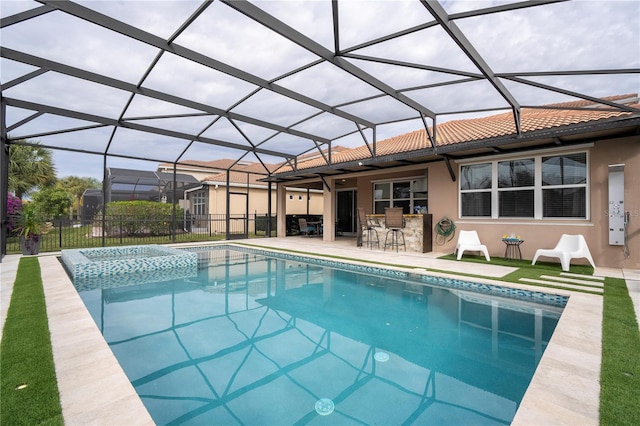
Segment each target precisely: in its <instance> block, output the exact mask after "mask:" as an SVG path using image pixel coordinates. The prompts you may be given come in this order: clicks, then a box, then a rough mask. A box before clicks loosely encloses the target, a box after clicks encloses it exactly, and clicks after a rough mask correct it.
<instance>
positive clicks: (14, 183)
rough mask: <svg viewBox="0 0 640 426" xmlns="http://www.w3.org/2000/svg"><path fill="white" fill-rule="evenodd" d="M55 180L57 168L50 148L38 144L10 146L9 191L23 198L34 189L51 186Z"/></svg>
mask: <svg viewBox="0 0 640 426" xmlns="http://www.w3.org/2000/svg"><path fill="white" fill-rule="evenodd" d="M19 142H26V141H24V140H21V141H19ZM55 182H56V169H55V167H54V165H53V153H52V151H51V150H50V149H47V148H42V147H40V146H37V145H15V144H12V145H10V146H9V191H10V192H13V193H14V194H16V197H18V198H20V199H22V198H23V197H24V196H25V195H27V194H29V193H30V192H31V191H33V190H34V189H36V188H44V187H47V186H51V185H53V184H54V183H55Z"/></svg>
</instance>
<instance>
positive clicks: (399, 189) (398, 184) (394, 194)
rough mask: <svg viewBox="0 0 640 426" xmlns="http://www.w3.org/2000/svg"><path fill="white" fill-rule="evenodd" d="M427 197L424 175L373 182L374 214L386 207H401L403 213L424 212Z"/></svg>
mask: <svg viewBox="0 0 640 426" xmlns="http://www.w3.org/2000/svg"><path fill="white" fill-rule="evenodd" d="M428 199H429V198H428V189H427V178H426V176H425V177H420V178H415V179H409V180H398V181H388V182H376V183H374V184H373V203H374V206H373V211H374V213H376V214H384V209H385V208H386V207H402V209H403V211H404V213H405V214H409V213H426V212H427V208H428Z"/></svg>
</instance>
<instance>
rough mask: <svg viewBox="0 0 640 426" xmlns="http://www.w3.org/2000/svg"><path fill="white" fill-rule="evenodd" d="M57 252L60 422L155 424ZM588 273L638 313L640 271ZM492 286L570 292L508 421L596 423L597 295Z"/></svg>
mask: <svg viewBox="0 0 640 426" xmlns="http://www.w3.org/2000/svg"><path fill="white" fill-rule="evenodd" d="M234 242H238V243H242V242H244V243H248V244H251V245H254V246H260V247H264V248H271V249H283V250H295V251H299V252H306V253H314V254H315V255H319V256H321V255H330V256H339V257H343V258H348V259H360V260H362V261H367V262H377V263H385V264H393V265H398V266H402V265H404V266H406V267H408V268H425V269H427V270H428V269H437V270H445V271H450V273H449V274H447V275H446V276H455V273H456V272H467V273H468V272H470V270H469V269H470V265H473V266H472V268H473V270H472V271H471V272H473V274H475V275H482V276H485V277H487V278H486V279H484V280H481V279H475V278H474V279H473V281H478V282H488V283H492V282H494V281H492V280H491V278H498V277H502V276H504V275H506V274H508V273H510V272H511V271H512V270H513V268H509V267H504V266H497V265H492V264H486V265H483V264H475V263H474V264H469V263H466V262H456V261H450V260H440V259H437V257H439V256H441V255H442V254H443V253H435V252H432V253H411V252H408V253H404V252H399V253H396V252H390V251H387V252H384V251H382V250H369V249H367V248H357V247H355V241H354V240H353V239H348V238H341V239H338V240H336V241H335V242H324V241H322V240H321V239H319V238H303V237H287V238H267V239H252V240H238V241H233V242H222V243H224V244H229V243H234ZM211 244H213V243H206V244H204V245H211ZM59 255H60V253H47V254H43V255H40V256H39V262H40V267H41V269H42V277H43V284H44V290H45V298H46V305H47V314H48V317H49V328H50V332H51V343H52V347H53V357H54V363H55V367H56V374H57V378H58V388H59V391H60V398H61V403H62V411H63V417H64V420H65V424H66V425H87V424H93V425H116V424H117V425H124V424H127V425H147V424H148V425H152V424H154V422H153V420H152V419H151V417H150V415H149V414H148V412H147V410H146V409H145V407H144V405H143V404H142V402H141V400H140V399H139V398H138V396H137V394H136V392H135V390H134V388H133V386H132V385H131V383H130V382H129V380H128V379H127V377H126V375H125V374H124V372H123V371H122V369H121V368H120V366H119V364H118V362H117V360H116V359H115V357H114V355H113V354H112V352H111V350H110V349H109V347H108V345H107V343H106V342H105V341H104V339H103V338H102V335H101V334H100V331H99V329H98V328H97V326H96V325H95V323H94V321H93V319H92V318H91V316H90V314H89V312H88V311H87V310H86V308H85V307H84V304H83V302H82V300H81V299H80V296H79V295H78V293H77V292H76V290H75V288H74V287H73V284H72V283H71V280H70V279H69V278H68V276H67V274H66V272H65V271H64V269H63V268H62V265H61V264H60V262H59V261H58V258H57V256H59ZM20 257H21V256H19V255H8V256H5V257H4V258H3V261H2V263H0V279H1V281H0V283H1V288H0V290H1V291H0V322H1V325H2V327H4V321H5V318H6V314H7V309H8V306H9V301H10V299H11V293H12V287H13V282H14V280H15V274H16V270H17V266H18V262H19V259H20ZM414 271H415V270H414ZM438 275H441V274H438ZM594 275H598V276H610V277H616V278H624V279H625V281H626V283H627V287H628V288H629V293H630V295H631V299H632V301H633V304H634V307H635V310H636V316H640V315H639V313H640V270H619V269H613V268H597V269H596V271H595V274H594ZM499 284H500V285H503V286H507V285H512V286H513V287H518V288H523V289H532V290H535V291H547V292H553V293H556V294H566V295H569V296H571V297H570V299H569V303H568V304H567V306H566V308H565V310H564V312H563V314H562V317H561V318H560V322H559V323H558V326H557V327H556V330H555V332H554V334H553V336H552V338H551V341H550V342H549V345H548V347H547V349H546V350H545V352H544V355H543V357H542V360H541V361H540V364H539V365H538V368H537V370H536V373H535V375H534V377H533V379H532V381H531V384H530V386H529V388H528V390H527V392H526V394H525V396H524V399H523V401H522V403H521V405H520V408H519V409H518V411H517V413H516V416H515V418H514V420H513V423H512V424H514V425H531V424H555V425H561V424H565V425H569V424H580V425H598V423H599V418H598V407H599V393H600V385H599V378H600V364H601V351H602V347H601V342H602V338H601V336H602V301H603V298H602V296H600V295H591V294H584V293H579V292H573V291H570V290H556V289H548V290H545V289H544V288H541V287H533V286H529V285H526V284H506V283H502V282H501V283H499ZM639 322H640V321H639Z"/></svg>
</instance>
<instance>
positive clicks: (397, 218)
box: [384, 207, 407, 252]
mask: <svg viewBox="0 0 640 426" xmlns="http://www.w3.org/2000/svg"><path fill="white" fill-rule="evenodd" d="M402 211H403V209H402V207H387V208H385V209H384V226H385V227H386V228H387V235H386V236H385V238H384V249H385V250H387V247H391V248H392V249H393V248H394V247H395V248H396V252H397V251H398V247H400V241H399V240H398V234H400V236H401V237H402V247H403V248H404V251H407V245H406V244H405V242H404V231H403V229H404V218H403V217H402ZM389 232H391V242H387V240H388V239H389Z"/></svg>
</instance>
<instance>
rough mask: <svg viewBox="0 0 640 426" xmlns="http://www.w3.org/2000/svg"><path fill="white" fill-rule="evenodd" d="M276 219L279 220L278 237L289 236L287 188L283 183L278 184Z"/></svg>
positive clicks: (277, 226)
mask: <svg viewBox="0 0 640 426" xmlns="http://www.w3.org/2000/svg"><path fill="white" fill-rule="evenodd" d="M276 188H277V190H278V191H277V195H276V218H277V225H276V228H277V232H276V236H278V237H286V236H287V187H286V186H284V184H283V183H278V184H276Z"/></svg>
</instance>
